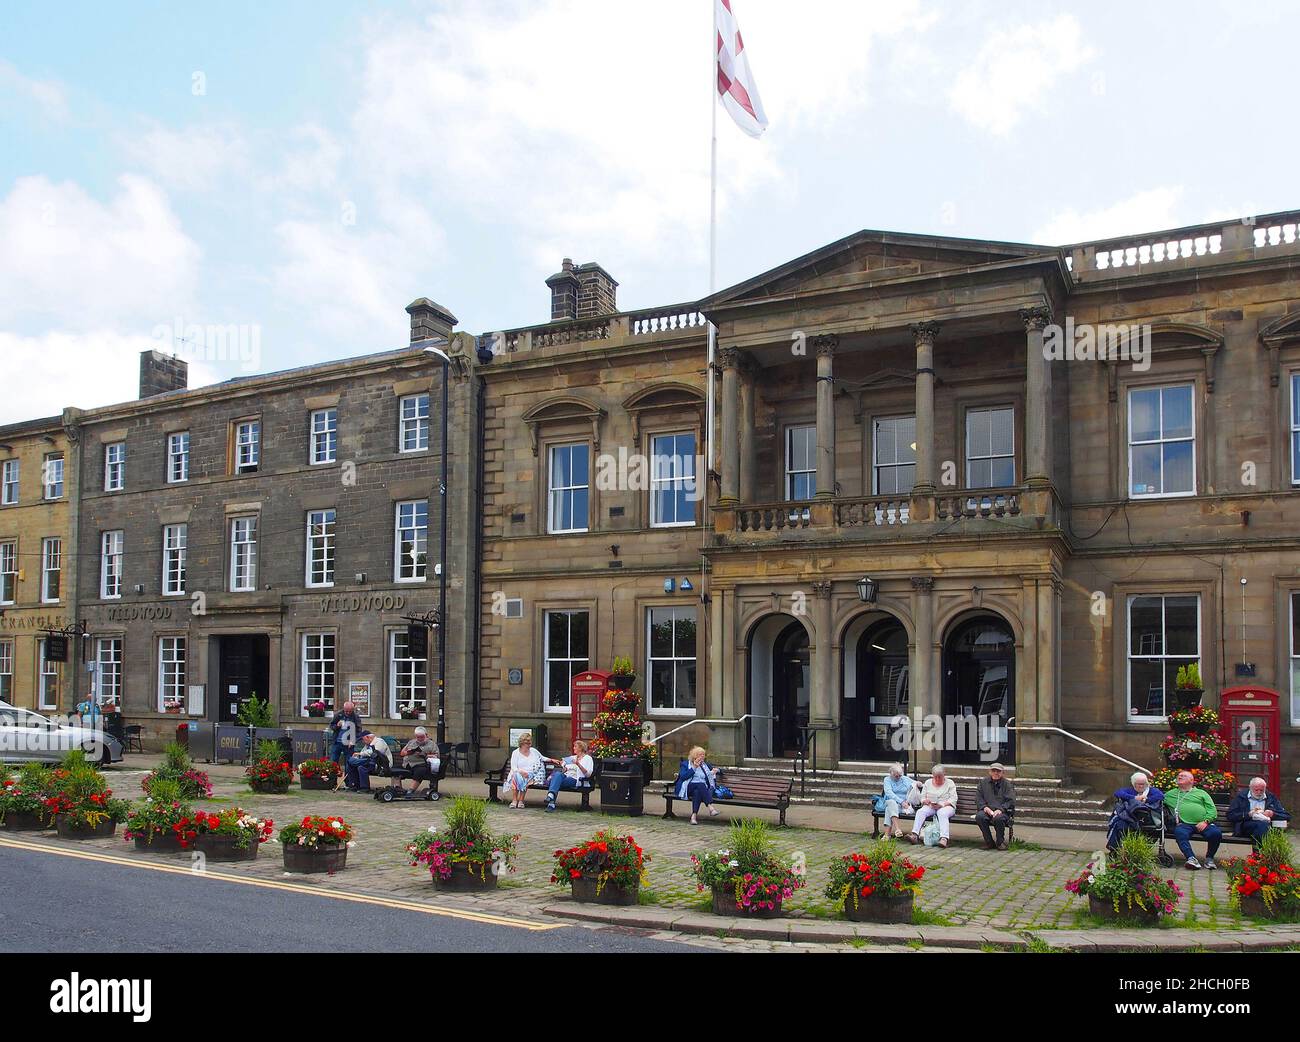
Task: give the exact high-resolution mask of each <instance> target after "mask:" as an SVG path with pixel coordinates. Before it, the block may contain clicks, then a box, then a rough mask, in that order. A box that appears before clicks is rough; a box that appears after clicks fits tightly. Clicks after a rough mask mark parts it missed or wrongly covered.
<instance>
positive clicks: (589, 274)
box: [546, 257, 618, 322]
mask: <svg viewBox="0 0 1300 1042" xmlns="http://www.w3.org/2000/svg"><path fill="white" fill-rule="evenodd" d="M546 284H547V285H548V286H549V287H550V288H551V321H552V322H559V321H562V320H564V319H574V318H599V317H600V316H601V315H612V314H613V313H614V312H615V311H617V310H618V304H617V302H616V296H617V293H618V283H617V282H615V281H614V279H613V278H612V277H611V276H610V274H609V272H607V271H606V270H605V269H604V268H602V267H601V266H600V265H599V264H597V263H595V262H594V261H592V262H590V263H587V264H574V263H573V261H572V260H571V259H570V258H568V257H565V258H564V263H563V265H561V268H560V270H559V271H557V272H556V273H555V274H554V275H552V276H551V277H550V278H549V279H547V280H546Z"/></svg>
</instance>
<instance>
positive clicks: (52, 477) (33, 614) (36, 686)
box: [0, 416, 77, 710]
mask: <svg viewBox="0 0 1300 1042" xmlns="http://www.w3.org/2000/svg"><path fill="white" fill-rule="evenodd" d="M68 451H69V441H68V437H67V434H66V432H65V431H64V429H63V424H62V421H61V419H60V418H59V417H58V416H52V417H47V418H44V419H39V420H28V421H25V422H22V423H12V424H7V425H5V426H2V427H0V701H3V702H8V703H9V704H10V705H16V706H23V707H25V708H28V709H36V710H57V709H59V708H61V707H62V706H63V705H64V702H65V698H64V694H65V692H66V691H67V690H68V689H69V687H70V685H71V682H72V677H73V671H72V670H73V666H72V662H71V661H70V660H69V661H65V662H57V661H54V660H53V659H52V658H51V657H50V656H48V655H47V654H46V650H47V636H48V635H47V631H54V630H64V629H70V628H72V627H73V626H75V623H76V619H77V609H76V589H77V588H76V574H77V567H76V565H77V554H76V550H75V547H74V545H73V542H72V535H73V532H72V524H71V518H72V507H71V505H70V504H71V503H72V501H73V500H74V499H75V496H76V474H75V473H74V472H72V471H71V470H70V469H69V467H68ZM67 643H68V645H69V649H70V650H71V649H74V648H75V645H76V643H77V642H76V640H75V639H74V638H69V639H68V641H67Z"/></svg>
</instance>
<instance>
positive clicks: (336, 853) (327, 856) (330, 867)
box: [280, 814, 352, 873]
mask: <svg viewBox="0 0 1300 1042" xmlns="http://www.w3.org/2000/svg"><path fill="white" fill-rule="evenodd" d="M280 844H281V846H282V847H283V848H284V870H285V871H286V872H329V873H334V872H339V871H341V870H342V869H344V868H346V867H347V864H348V847H350V846H351V845H352V826H351V825H349V824H348V823H347V822H346V821H344V820H343V819H342V818H323V817H320V816H318V815H315V814H309V815H307V817H305V818H303V819H302V821H300V822H298V823H297V824H296V825H286V826H285V827H284V828H282V829H281V830H280Z"/></svg>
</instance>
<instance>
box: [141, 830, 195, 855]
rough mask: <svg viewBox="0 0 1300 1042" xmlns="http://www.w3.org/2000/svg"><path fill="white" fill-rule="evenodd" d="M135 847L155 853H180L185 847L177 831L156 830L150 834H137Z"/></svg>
mask: <svg viewBox="0 0 1300 1042" xmlns="http://www.w3.org/2000/svg"><path fill="white" fill-rule="evenodd" d="M135 849H136V850H146V851H149V850H151V851H153V852H154V853H155V854H179V853H180V852H181V851H183V850H184V849H185V848H184V847H182V846H181V837H180V836H178V835H176V833H175V832H155V833H153V834H152V835H150V836H136V837H135Z"/></svg>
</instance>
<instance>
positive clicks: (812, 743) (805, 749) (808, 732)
mask: <svg viewBox="0 0 1300 1042" xmlns="http://www.w3.org/2000/svg"><path fill="white" fill-rule="evenodd" d="M797 726H798V728H799V730H800V731H802V732H803V740H802V741H801V742H800V743H799V752H798V755H797V756H796V757H795V770H797V771H798V772H799V795H800V796H806V795H808V776H807V771H808V760H809V755H810V750H811V757H812V772H813V778H814V780H815V779H816V777H817V734H818V732H820V731H830V732H832V733H834V732H835V731H838V730H839V729H840V725H839V724H799V725H797Z"/></svg>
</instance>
